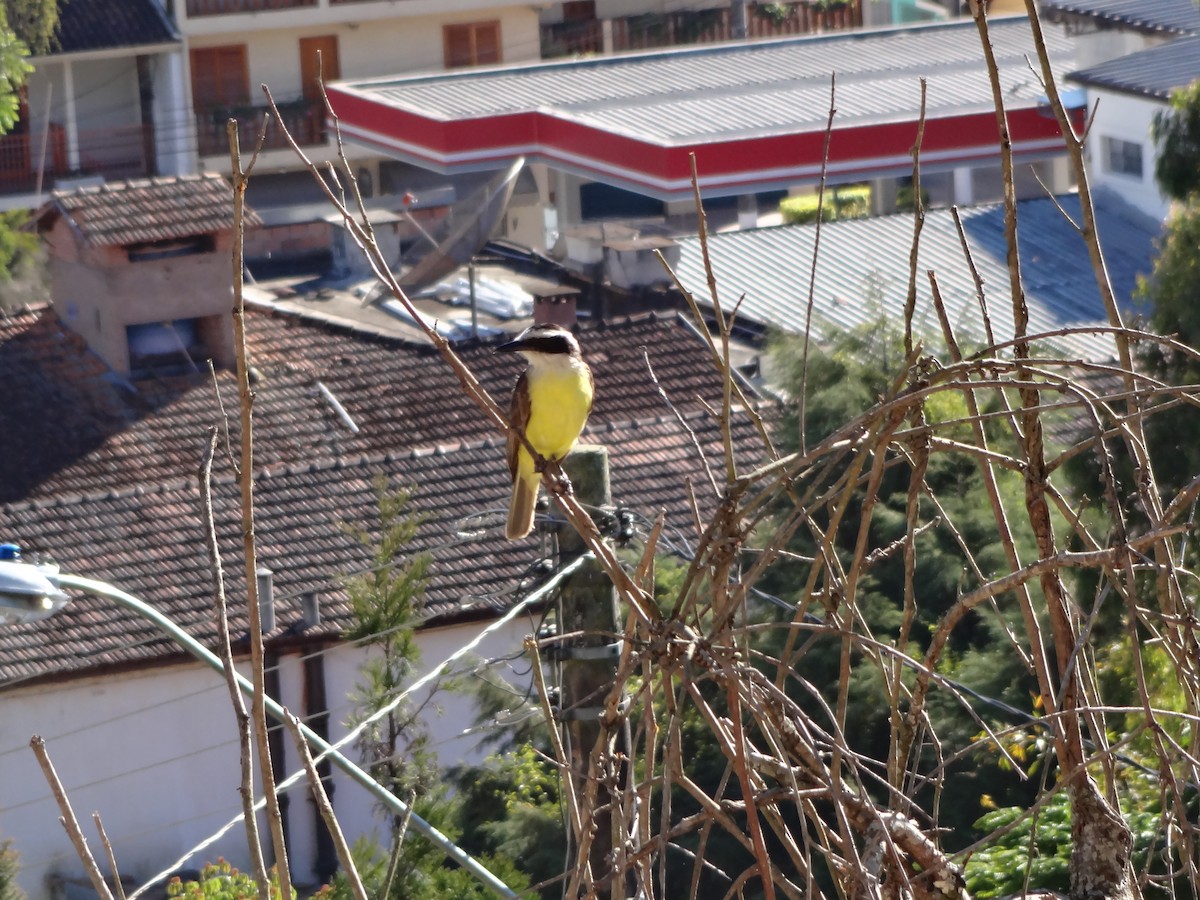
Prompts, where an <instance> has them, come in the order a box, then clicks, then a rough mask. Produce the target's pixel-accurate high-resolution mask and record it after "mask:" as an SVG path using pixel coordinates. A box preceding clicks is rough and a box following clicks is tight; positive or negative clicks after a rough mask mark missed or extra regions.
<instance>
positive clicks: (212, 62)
mask: <svg viewBox="0 0 1200 900" xmlns="http://www.w3.org/2000/svg"><path fill="white" fill-rule="evenodd" d="M191 60H192V102H193V103H194V104H195V106H196V109H197V110H202V109H210V108H212V107H221V106H239V105H243V104H247V103H249V102H250V73H249V70H248V69H247V67H246V45H245V44H232V45H230V46H227V47H197V48H195V49H193V50H192V53H191Z"/></svg>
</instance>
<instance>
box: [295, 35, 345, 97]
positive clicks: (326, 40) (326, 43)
mask: <svg viewBox="0 0 1200 900" xmlns="http://www.w3.org/2000/svg"><path fill="white" fill-rule="evenodd" d="M318 57H319V61H318ZM341 77H342V65H341V62H340V61H339V60H338V39H337V35H336V34H323V35H320V36H318V37H306V38H300V82H301V84H302V86H303V89H304V99H305V100H308V101H309V102H311V103H319V102H321V86H320V80H321V79H324V81H325V83H326V84H328V83H329V82H331V81H336V80H337V79H338V78H341Z"/></svg>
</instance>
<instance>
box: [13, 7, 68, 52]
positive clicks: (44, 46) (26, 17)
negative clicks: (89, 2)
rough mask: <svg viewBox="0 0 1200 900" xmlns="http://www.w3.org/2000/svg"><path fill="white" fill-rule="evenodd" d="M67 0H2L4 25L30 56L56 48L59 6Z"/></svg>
mask: <svg viewBox="0 0 1200 900" xmlns="http://www.w3.org/2000/svg"><path fill="white" fill-rule="evenodd" d="M69 2H70V0H4V6H3V11H4V15H5V18H6V19H7V22H8V27H9V28H10V29H12V31H13V33H14V34H15V35H16V36H17V38H18V39H19V40H20V41H21V43H23V44H24V45H25V46H26V47H27V48H29V52H30V53H32V54H33V55H34V56H44V55H45V54H47V53H50V52H52V51H53V50H55V49H57V48H58V18H59V16H58V11H59V7H60V6H62V5H64V4H66V3H69ZM80 2H86V0H80Z"/></svg>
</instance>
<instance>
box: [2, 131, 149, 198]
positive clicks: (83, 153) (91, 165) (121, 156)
mask: <svg viewBox="0 0 1200 900" xmlns="http://www.w3.org/2000/svg"><path fill="white" fill-rule="evenodd" d="M42 146H43V144H42V134H41V132H40V131H39V132H36V133H34V134H7V135H4V136H3V137H0V194H24V193H32V192H33V191H35V190H37V187H38V173H39V169H40V170H41V186H42V190H43V191H47V190H50V189H52V188H53V187H54V186H55V183H56V181H57V180H58V179H60V178H64V177H70V178H75V177H79V176H84V175H103V176H104V177H105V178H110V179H120V178H141V177H144V176H146V175H150V174H152V173H153V172H154V165H153V159H154V129H153V126H150V125H126V126H118V127H114V128H105V129H99V130H95V131H80V132H79V165H78V167H76V168H72V167H71V165H70V156H69V153H68V151H67V133H66V128H64V127H63V126H62V125H61V124H58V123H56V122H52V123H51V124H50V128H49V129H48V131H47V132H46V141H45V154H44V156H43V153H42Z"/></svg>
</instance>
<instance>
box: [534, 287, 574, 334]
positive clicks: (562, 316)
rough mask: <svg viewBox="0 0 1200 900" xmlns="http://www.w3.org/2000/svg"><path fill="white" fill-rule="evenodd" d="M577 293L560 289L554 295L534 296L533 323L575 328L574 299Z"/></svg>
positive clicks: (568, 289)
mask: <svg viewBox="0 0 1200 900" xmlns="http://www.w3.org/2000/svg"><path fill="white" fill-rule="evenodd" d="M578 295H579V291H577V290H575V289H574V288H566V287H564V288H560V289H559V291H558V292H557V293H554V294H535V295H534V297H533V321H534V324H535V325H561V326H562V327H563V328H574V327H575V307H576V298H577V297H578Z"/></svg>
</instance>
